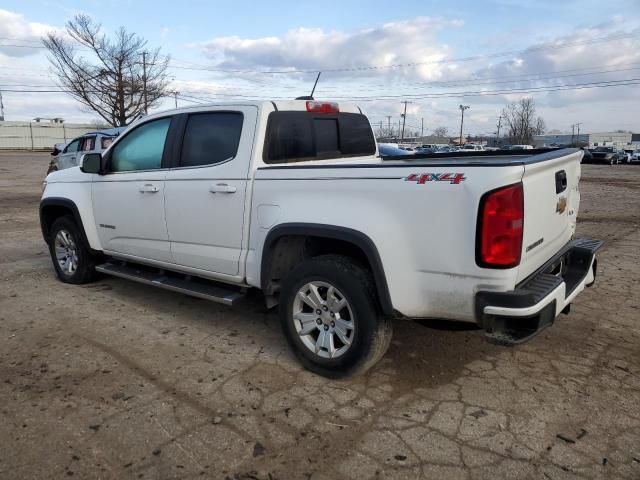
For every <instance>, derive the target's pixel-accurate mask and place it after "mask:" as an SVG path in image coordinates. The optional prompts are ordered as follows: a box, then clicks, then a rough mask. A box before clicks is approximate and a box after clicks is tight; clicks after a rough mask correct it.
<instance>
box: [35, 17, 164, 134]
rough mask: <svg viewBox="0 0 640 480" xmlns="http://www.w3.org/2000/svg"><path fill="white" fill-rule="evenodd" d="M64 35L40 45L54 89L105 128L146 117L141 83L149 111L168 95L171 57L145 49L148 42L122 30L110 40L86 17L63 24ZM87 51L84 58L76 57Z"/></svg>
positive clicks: (53, 35)
mask: <svg viewBox="0 0 640 480" xmlns="http://www.w3.org/2000/svg"><path fill="white" fill-rule="evenodd" d="M66 30H67V36H68V38H67V36H63V35H61V34H58V33H49V34H47V36H46V38H45V39H44V40H43V43H44V46H45V47H46V48H47V50H48V57H49V61H50V63H51V68H52V71H53V74H54V75H55V76H56V77H57V81H58V85H59V86H60V87H61V88H63V89H64V90H65V91H66V92H68V93H69V94H70V95H71V96H73V97H74V98H76V99H77V100H78V101H79V102H80V103H82V104H83V105H85V106H87V107H89V108H90V109H91V110H93V111H94V112H96V113H97V114H98V115H99V116H100V117H101V118H102V119H104V120H105V121H106V122H108V123H109V124H111V125H114V126H122V125H127V124H129V123H131V122H132V121H133V120H135V119H137V118H139V117H141V116H142V115H144V113H145V104H144V98H145V83H146V98H147V107H148V108H152V107H153V106H154V105H157V104H158V102H159V101H160V99H161V98H162V97H165V96H166V95H167V87H168V80H167V74H166V70H167V66H168V64H169V57H167V56H164V55H162V53H161V51H160V48H156V49H154V50H151V51H149V50H147V41H146V40H144V39H143V38H141V37H139V36H137V35H136V34H135V33H131V32H128V31H127V30H125V29H124V27H120V28H119V29H118V30H117V31H116V33H115V35H114V38H113V39H109V38H107V37H106V36H105V35H104V34H102V33H101V32H102V27H101V25H100V24H98V23H95V22H94V21H93V20H92V19H91V18H90V17H89V16H87V15H77V16H76V17H75V18H74V19H73V20H71V21H69V22H67V25H66ZM85 50H88V52H89V53H88V55H82V54H80V53H79V52H80V51H85ZM143 52H146V62H145V64H146V65H143ZM145 66H146V69H145ZM145 70H146V71H145ZM145 79H146V82H145Z"/></svg>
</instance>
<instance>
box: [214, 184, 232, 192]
mask: <svg viewBox="0 0 640 480" xmlns="http://www.w3.org/2000/svg"><path fill="white" fill-rule="evenodd" d="M236 190H237V188H236V187H234V186H233V185H227V184H226V183H218V184H216V185H211V186H210V187H209V191H210V192H211V193H236Z"/></svg>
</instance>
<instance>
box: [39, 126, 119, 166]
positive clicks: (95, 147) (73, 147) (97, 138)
mask: <svg viewBox="0 0 640 480" xmlns="http://www.w3.org/2000/svg"><path fill="white" fill-rule="evenodd" d="M124 128H125V127H118V128H110V129H107V130H97V131H95V132H89V133H85V134H84V135H82V136H81V137H78V138H74V139H73V140H71V141H70V142H69V143H68V144H67V145H66V146H63V145H64V144H60V143H56V144H55V145H54V147H53V151H52V152H51V155H54V158H53V159H52V160H51V162H50V163H49V169H48V170H47V175H48V174H49V173H51V172H55V171H57V170H64V169H66V168H71V167H77V166H78V164H79V162H80V157H82V155H84V154H85V153H100V152H103V151H104V150H106V149H107V148H108V147H109V145H111V142H113V140H115V138H116V137H117V136H118V135H119V134H120V132H122V131H123V130H124ZM61 146H62V148H61Z"/></svg>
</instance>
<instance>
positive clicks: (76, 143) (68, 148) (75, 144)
mask: <svg viewBox="0 0 640 480" xmlns="http://www.w3.org/2000/svg"><path fill="white" fill-rule="evenodd" d="M79 145H80V139H79V138H76V139H75V140H74V141H73V142H71V143H70V144H69V145H67V146H66V147H65V149H64V151H63V152H62V153H74V152H77V151H78V146H79Z"/></svg>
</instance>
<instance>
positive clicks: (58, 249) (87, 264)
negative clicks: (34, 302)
mask: <svg viewBox="0 0 640 480" xmlns="http://www.w3.org/2000/svg"><path fill="white" fill-rule="evenodd" d="M48 243H49V253H50V254H51V260H52V261H53V267H54V268H55V270H56V274H57V275H58V279H60V281H62V282H64V283H72V284H75V285H81V284H84V283H89V282H92V281H93V280H95V279H96V278H97V276H98V272H96V270H95V266H96V260H98V258H97V257H96V256H95V255H93V254H92V253H91V250H90V249H89V247H88V246H87V245H86V244H85V242H84V241H83V236H82V235H81V233H80V229H79V227H78V225H77V224H76V222H75V220H74V219H73V217H71V216H69V215H66V216H64V217H60V218H58V219H56V220H55V221H54V222H53V225H52V226H51V230H50V232H49V242H48Z"/></svg>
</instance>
